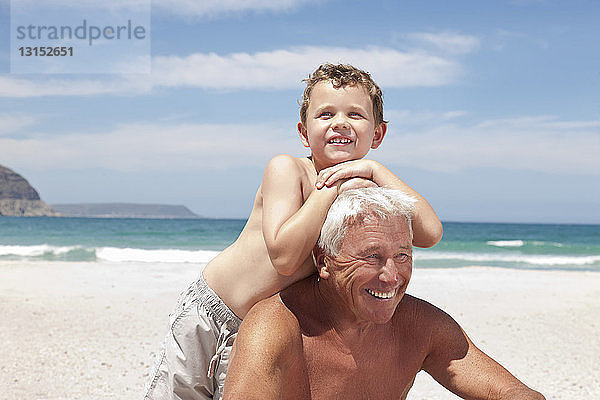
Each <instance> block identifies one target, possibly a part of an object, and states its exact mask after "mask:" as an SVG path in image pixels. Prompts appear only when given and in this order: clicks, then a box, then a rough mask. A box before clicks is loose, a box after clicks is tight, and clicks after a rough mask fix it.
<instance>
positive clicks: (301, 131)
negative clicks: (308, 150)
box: [298, 122, 310, 147]
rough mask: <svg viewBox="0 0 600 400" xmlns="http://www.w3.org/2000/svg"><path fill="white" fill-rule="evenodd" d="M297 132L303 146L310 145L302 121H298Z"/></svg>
mask: <svg viewBox="0 0 600 400" xmlns="http://www.w3.org/2000/svg"><path fill="white" fill-rule="evenodd" d="M298 134H299V135H300V141H301V142H302V144H303V145H304V147H310V143H308V131H307V130H306V128H305V127H304V125H303V124H302V122H298Z"/></svg>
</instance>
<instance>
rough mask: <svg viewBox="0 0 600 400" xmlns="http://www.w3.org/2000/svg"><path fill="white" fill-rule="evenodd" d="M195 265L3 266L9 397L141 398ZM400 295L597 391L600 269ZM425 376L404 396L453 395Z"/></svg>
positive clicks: (438, 277) (491, 348)
mask: <svg viewBox="0 0 600 400" xmlns="http://www.w3.org/2000/svg"><path fill="white" fill-rule="evenodd" d="M202 266H203V264H151V263H97V262H92V263H86V262H58V261H57V262H43V261H40V262H33V263H24V262H20V261H2V262H0V312H1V313H2V315H3V316H4V318H3V323H2V329H0V352H1V353H2V354H4V355H5V356H4V357H5V359H6V360H7V361H6V362H5V363H4V364H3V366H2V367H1V371H2V374H1V377H0V387H2V388H4V389H3V392H4V393H5V396H6V398H7V399H13V398H14V399H17V398H36V399H48V400H49V399H53V400H54V399H89V398H94V399H137V398H140V397H141V395H142V391H143V387H144V384H145V381H146V378H147V376H148V374H149V372H150V369H151V365H152V362H153V358H154V357H153V355H154V353H155V352H157V351H158V350H159V346H160V342H161V341H162V338H163V335H164V334H165V333H166V331H167V324H168V315H169V312H170V311H171V309H172V307H173V306H174V305H175V301H176V299H177V296H178V294H179V292H180V291H181V290H183V289H185V287H186V285H187V284H188V283H189V282H190V281H191V280H193V279H195V278H196V277H197V276H198V273H199V271H200V270H201V268H202ZM407 293H409V294H411V295H414V296H417V297H420V298H422V299H424V300H427V301H429V302H430V303H432V304H434V305H436V306H438V307H440V308H441V309H443V310H444V311H446V312H448V313H449V314H450V315H452V316H453V317H454V319H456V320H457V321H458V323H459V324H460V325H461V326H462V327H463V328H464V330H465V331H466V332H467V334H468V335H469V337H470V338H471V339H472V340H473V341H474V343H475V344H476V345H477V346H478V347H480V348H481V349H482V350H484V351H485V352H486V353H488V355H490V356H491V357H492V358H494V359H496V360H497V361H498V362H500V363H501V364H502V365H504V366H505V367H506V368H507V369H508V370H509V371H511V372H512V373H513V374H514V375H516V376H517V377H518V378H520V379H521V380H523V381H524V382H525V383H526V384H527V385H529V386H531V387H532V388H534V389H536V390H538V391H541V392H542V393H543V394H545V395H546V397H547V398H549V399H550V398H552V399H577V398H581V399H583V398H600V382H597V379H595V377H598V376H600V366H598V365H597V362H596V361H597V360H596V357H597V355H598V354H600V337H599V335H598V331H599V328H600V322H598V321H600V272H594V271H563V270H560V271H556V270H520V269H507V268H496V267H485V266H473V267H463V268H441V269H435V268H416V269H415V270H414V271H413V276H412V279H411V283H410V284H409V288H408V291H407ZM457 398H458V397H456V396H455V395H453V394H451V393H450V392H448V391H446V390H445V389H444V388H442V387H441V386H439V385H438V384H437V383H436V382H435V381H433V380H432V379H431V378H430V377H429V376H428V375H427V374H425V373H420V374H418V375H417V378H416V380H415V384H414V386H413V388H412V389H411V391H410V392H409V395H408V399H415V400H417V399H457Z"/></svg>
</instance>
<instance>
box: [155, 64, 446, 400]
mask: <svg viewBox="0 0 600 400" xmlns="http://www.w3.org/2000/svg"><path fill="white" fill-rule="evenodd" d="M305 81H306V89H305V90H304V95H303V98H302V105H301V108H300V119H301V121H300V122H299V123H298V132H299V134H300V140H301V141H302V143H303V144H304V146H305V147H309V148H310V150H311V156H310V157H307V158H295V157H291V156H288V155H280V156H277V157H275V158H273V159H272V160H271V161H270V162H269V164H268V165H267V167H266V170H265V173H264V177H263V181H262V185H261V186H260V188H259V189H258V192H257V193H256V196H255V199H254V206H253V209H252V212H251V214H250V217H249V218H248V222H247V223H246V226H245V227H244V229H243V230H242V232H241V234H240V236H239V238H238V239H237V240H236V241H235V243H233V244H232V245H231V246H229V247H228V248H227V249H225V250H224V251H223V252H222V253H220V254H219V255H218V256H217V257H215V258H214V259H213V260H211V261H210V262H209V263H208V264H207V265H206V267H205V268H204V270H203V271H202V273H201V275H200V278H199V280H198V281H197V282H194V283H193V284H192V285H191V286H190V287H189V288H188V290H187V291H186V292H184V293H182V295H181V297H180V299H179V301H178V304H177V306H176V309H175V311H174V312H173V314H171V330H170V332H169V334H168V336H167V338H166V339H165V344H164V348H163V350H162V352H161V355H160V356H159V358H158V360H157V365H156V369H155V373H154V375H153V376H152V377H151V380H150V381H149V383H148V387H147V391H146V397H145V398H146V399H173V398H174V399H211V398H216V399H218V398H221V396H222V389H223V384H224V382H225V374H226V370H227V363H228V361H229V354H230V351H231V345H232V344H233V339H234V338H235V334H236V333H237V330H238V328H239V324H240V322H241V318H244V316H245V315H246V313H247V312H248V311H249V310H250V308H251V307H252V306H253V305H254V304H255V303H256V302H258V301H259V300H262V299H265V298H267V297H269V296H271V295H273V294H275V293H277V292H279V291H280V290H282V289H284V288H285V287H287V286H289V285H291V284H292V283H294V282H296V281H298V280H300V279H303V278H305V277H307V276H308V275H310V274H312V273H314V272H315V266H314V263H313V259H312V257H311V252H312V249H313V247H314V246H315V244H316V242H317V239H318V237H319V232H320V230H321V226H322V225H323V222H324V221H325V217H326V215H327V211H328V209H329V206H330V205H331V204H332V203H333V201H334V200H335V198H336V197H337V195H338V193H341V192H342V191H344V190H346V189H348V188H351V187H359V186H369V185H379V186H386V187H390V188H393V189H398V190H402V191H403V192H405V193H407V194H410V195H412V196H414V197H416V198H417V199H418V202H417V204H416V213H415V217H414V219H413V223H412V227H413V231H414V240H413V244H414V245H415V246H419V247H429V246H433V245H434V244H436V243H437V242H438V241H439V240H440V238H441V236H442V226H441V223H440V221H439V219H438V218H437V216H436V215H435V212H434V211H433V209H432V208H431V206H430V205H429V204H428V203H427V201H426V200H425V199H424V198H423V197H421V196H420V195H419V194H418V193H416V192H415V191H414V190H413V189H411V188H410V187H409V186H408V185H406V184H405V183H404V182H403V181H402V180H400V179H399V178H398V177H396V176H395V175H394V174H393V173H392V172H390V171H389V170H388V169H387V168H385V167H384V166H383V165H381V164H379V163H377V162H375V161H372V160H363V159H362V158H363V157H364V156H365V155H366V154H367V153H368V152H369V150H370V149H376V148H377V147H379V145H380V144H381V142H382V140H383V138H384V136H385V133H386V129H387V125H386V122H385V121H384V120H383V98H382V92H381V89H380V88H379V87H378V86H377V84H376V83H375V82H374V81H373V80H372V79H371V76H370V75H369V74H368V73H366V72H364V71H361V70H359V69H357V68H355V67H352V66H349V65H332V64H324V65H321V66H320V67H319V68H318V69H317V70H316V71H315V72H314V73H313V74H311V75H310V76H309V78H308V79H306V80H305Z"/></svg>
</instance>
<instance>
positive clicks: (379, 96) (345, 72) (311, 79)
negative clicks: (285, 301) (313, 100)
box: [300, 63, 387, 125]
mask: <svg viewBox="0 0 600 400" xmlns="http://www.w3.org/2000/svg"><path fill="white" fill-rule="evenodd" d="M322 81H331V83H332V84H333V87H334V88H336V89H337V88H340V87H344V86H348V85H350V86H353V85H362V86H363V87H364V88H365V90H366V91H367V93H368V94H369V97H371V101H372V102H373V114H374V116H375V124H376V125H379V124H381V123H382V122H387V121H385V120H384V119H383V93H382V92H381V89H380V88H379V86H377V84H376V83H375V81H374V80H373V78H371V75H370V74H369V73H368V72H366V71H363V70H361V69H358V68H356V67H354V66H352V65H349V64H330V63H326V64H321V65H320V66H319V68H317V69H316V70H315V72H313V73H312V74H310V75H309V76H308V78H306V79H303V80H302V82H306V88H305V89H304V94H303V95H302V102H301V103H300V121H302V124H304V125H306V111H307V110H308V105H309V103H310V94H311V92H312V90H313V88H314V87H315V85H316V84H317V83H319V82H322Z"/></svg>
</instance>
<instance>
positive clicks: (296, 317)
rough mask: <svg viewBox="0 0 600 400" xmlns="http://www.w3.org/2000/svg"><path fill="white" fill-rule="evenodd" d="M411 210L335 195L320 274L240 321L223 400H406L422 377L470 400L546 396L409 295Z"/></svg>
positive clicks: (381, 195)
mask: <svg viewBox="0 0 600 400" xmlns="http://www.w3.org/2000/svg"><path fill="white" fill-rule="evenodd" d="M412 204H413V201H412V199H411V198H409V197H407V196H406V195H404V194H402V193H400V192H397V191H394V190H389V189H384V188H368V189H355V190H348V191H346V192H343V193H342V194H341V195H340V196H339V197H338V199H337V200H336V202H335V203H334V204H333V205H332V206H331V209H330V211H329V214H328V216H327V220H326V221H325V224H324V225H323V229H322V231H321V238H320V239H319V243H318V246H317V247H318V248H317V249H316V250H315V259H316V264H317V269H318V275H315V276H313V277H309V278H307V279H305V280H303V281H300V282H298V283H297V284H295V285H292V286H290V287H289V288H288V289H286V290H284V291H282V292H281V293H280V294H278V295H275V296H273V297H271V298H269V299H266V300H264V301H262V302H260V303H258V304H257V305H256V306H255V307H254V308H253V309H252V310H251V311H250V313H249V314H248V315H247V316H246V318H245V319H244V322H243V323H242V326H241V328H240V331H239V334H238V336H237V339H236V343H235V351H234V356H233V360H232V361H231V364H230V367H229V371H228V374H227V380H226V384H225V394H224V398H225V399H261V400H262V399H294V400H295V399H326V400H329V399H375V398H379V399H405V398H406V395H407V393H408V391H409V389H410V388H411V386H412V384H413V382H414V379H415V376H416V374H417V373H418V372H419V371H420V370H424V371H427V372H428V373H429V374H430V375H431V376H433V377H434V378H435V379H436V380H437V381H438V382H439V383H441V384H442V385H444V386H445V387H446V388H447V389H449V390H451V391H452V392H454V393H456V394H457V395H459V396H461V397H463V398H468V399H519V400H524V399H544V397H543V396H542V395H541V394H539V393H538V392H536V391H533V390H531V389H529V388H528V387H527V386H525V385H524V384H523V383H521V382H520V381H519V380H518V379H516V378H515V377H514V376H512V375H511V374H510V373H509V372H508V371H507V370H505V369H504V368H503V367H502V366H500V365H499V364H498V363H496V362H495V361H494V360H492V359H491V358H490V357H488V356H487V355H485V354H484V353H483V352H482V351H481V350H479V349H478V348H477V347H475V345H474V344H473V343H472V342H471V340H470V339H469V338H468V337H467V335H466V334H465V333H464V332H463V331H462V329H461V328H460V326H459V325H458V324H457V323H456V322H455V321H454V320H453V319H452V318H451V317H450V316H449V315H447V314H446V313H444V312H443V311H441V310H440V309H438V308H436V307H434V306H433V305H431V304H429V303H427V302H425V301H423V300H420V299H417V298H415V297H412V296H410V295H405V294H404V293H405V291H406V287H407V285H408V282H409V281H410V277H411V272H412V245H411V243H412V232H411V230H410V226H411V224H410V218H411V213H412V209H413V207H412Z"/></svg>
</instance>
